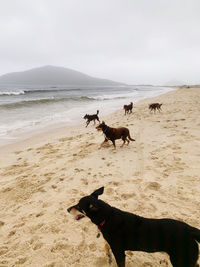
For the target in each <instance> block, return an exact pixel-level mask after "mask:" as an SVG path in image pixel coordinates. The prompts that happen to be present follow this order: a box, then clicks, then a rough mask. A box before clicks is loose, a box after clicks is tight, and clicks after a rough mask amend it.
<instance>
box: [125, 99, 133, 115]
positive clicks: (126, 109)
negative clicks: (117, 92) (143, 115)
mask: <svg viewBox="0 0 200 267" xmlns="http://www.w3.org/2000/svg"><path fill="white" fill-rule="evenodd" d="M132 109H133V102H131V103H130V104H129V105H124V110H125V115H126V113H127V114H128V113H132Z"/></svg>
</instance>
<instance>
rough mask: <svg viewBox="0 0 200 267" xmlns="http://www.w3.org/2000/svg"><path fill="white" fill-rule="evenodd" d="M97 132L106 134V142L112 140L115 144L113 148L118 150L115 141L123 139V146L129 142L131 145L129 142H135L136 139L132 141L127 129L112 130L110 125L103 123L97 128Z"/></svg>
mask: <svg viewBox="0 0 200 267" xmlns="http://www.w3.org/2000/svg"><path fill="white" fill-rule="evenodd" d="M96 129H97V130H102V132H103V133H104V134H105V136H106V137H105V140H104V142H107V141H108V140H111V141H112V143H113V146H114V147H115V148H116V145H115V140H116V139H122V140H123V141H124V143H123V144H122V146H123V145H124V144H125V142H127V143H128V144H129V142H130V141H129V140H131V141H135V139H132V138H131V136H130V133H129V129H128V128H125V127H119V128H111V127H109V126H108V125H106V124H105V122H104V121H103V122H102V123H100V124H99V125H98V126H97V127H96Z"/></svg>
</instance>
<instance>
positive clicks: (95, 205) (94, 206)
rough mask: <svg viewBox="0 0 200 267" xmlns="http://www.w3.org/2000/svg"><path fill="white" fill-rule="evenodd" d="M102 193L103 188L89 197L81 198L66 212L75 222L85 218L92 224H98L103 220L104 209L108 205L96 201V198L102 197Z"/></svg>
mask: <svg viewBox="0 0 200 267" xmlns="http://www.w3.org/2000/svg"><path fill="white" fill-rule="evenodd" d="M103 191H104V187H100V188H99V189H97V190H95V191H94V192H93V193H92V194H91V195H89V196H86V197H83V198H81V199H80V200H79V202H78V204H76V205H74V206H72V207H70V208H68V209H67V211H68V212H69V213H70V214H72V215H73V216H74V218H75V220H80V219H82V218H84V217H85V216H87V217H89V218H90V219H91V221H92V222H94V223H95V224H99V223H100V222H101V221H102V220H104V219H105V207H106V206H107V205H108V204H106V203H105V202H103V201H102V200H99V199H98V196H99V195H102V194H103ZM108 206H109V205H108Z"/></svg>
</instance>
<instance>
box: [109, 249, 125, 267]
mask: <svg viewBox="0 0 200 267" xmlns="http://www.w3.org/2000/svg"><path fill="white" fill-rule="evenodd" d="M112 252H113V254H114V256H115V260H116V262H117V266H118V267H125V256H126V255H125V252H124V250H121V249H119V248H112Z"/></svg>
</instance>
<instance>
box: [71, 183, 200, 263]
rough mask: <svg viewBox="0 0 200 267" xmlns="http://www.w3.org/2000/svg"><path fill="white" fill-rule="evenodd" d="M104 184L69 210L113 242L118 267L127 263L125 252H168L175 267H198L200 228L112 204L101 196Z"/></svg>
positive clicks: (110, 242)
mask: <svg viewBox="0 0 200 267" xmlns="http://www.w3.org/2000/svg"><path fill="white" fill-rule="evenodd" d="M103 191H104V187H101V188H99V189H97V190H96V191H94V192H93V193H92V194H91V195H89V196H86V197H83V198H81V199H80V200H79V203H78V204H77V205H75V206H72V207H70V208H69V209H68V212H69V213H72V214H73V215H75V219H76V220H79V219H81V218H83V217H84V216H87V217H89V218H90V220H91V221H92V222H93V223H94V224H96V225H97V227H98V228H99V229H100V231H101V232H102V234H103V237H104V239H105V240H106V241H107V243H108V244H109V245H110V248H111V250H112V252H113V254H114V256H115V259H116V262H117V265H118V267H124V266H125V251H126V250H132V251H144V252H166V253H167V254H168V255H169V257H170V261H171V264H172V265H173V267H197V266H198V265H197V259H198V244H197V241H198V242H200V230H199V229H197V228H194V227H192V226H190V225H188V224H186V223H184V222H180V221H177V220H172V219H149V218H143V217H140V216H137V215H135V214H132V213H129V212H125V211H122V210H119V209H117V208H114V207H111V206H110V205H109V204H107V203H105V202H104V201H102V200H98V196H99V195H101V194H103Z"/></svg>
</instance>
